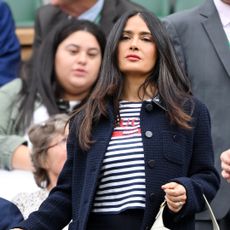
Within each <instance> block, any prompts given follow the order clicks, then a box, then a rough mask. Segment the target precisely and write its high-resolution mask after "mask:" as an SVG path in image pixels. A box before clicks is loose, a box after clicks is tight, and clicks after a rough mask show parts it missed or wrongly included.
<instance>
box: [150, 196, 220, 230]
mask: <svg viewBox="0 0 230 230" xmlns="http://www.w3.org/2000/svg"><path fill="white" fill-rule="evenodd" d="M203 197H204V200H205V205H206V208H207V210H208V212H209V215H210V218H211V221H212V229H213V230H220V227H219V225H218V223H217V220H216V217H215V215H214V213H213V211H212V208H211V206H210V204H209V203H208V200H207V198H206V196H205V195H204V194H203ZM165 205H166V200H164V202H163V203H161V206H160V209H159V211H158V213H157V215H156V217H155V222H154V224H153V226H152V228H151V230H155V229H167V228H166V227H164V222H163V211H164V207H165Z"/></svg>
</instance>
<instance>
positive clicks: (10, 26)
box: [0, 0, 20, 86]
mask: <svg viewBox="0 0 230 230" xmlns="http://www.w3.org/2000/svg"><path fill="white" fill-rule="evenodd" d="M0 12H1V13H0V86H2V85H4V84H6V83H7V82H9V81H11V80H13V79H14V78H16V77H17V75H18V70H19V64H20V44H19V41H18V38H17V36H16V34H15V25H14V20H13V17H12V14H11V11H10V9H9V7H8V5H7V4H6V3H5V2H4V1H1V0H0Z"/></svg>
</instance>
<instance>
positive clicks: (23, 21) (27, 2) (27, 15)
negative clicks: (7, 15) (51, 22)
mask: <svg viewBox="0 0 230 230" xmlns="http://www.w3.org/2000/svg"><path fill="white" fill-rule="evenodd" d="M5 2H6V3H7V4H8V5H9V7H10V9H11V11H12V14H13V17H14V21H15V24H16V27H33V26H34V19H35V14H36V10H37V8H38V7H39V6H41V5H42V0H5Z"/></svg>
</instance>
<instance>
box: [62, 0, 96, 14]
mask: <svg viewBox="0 0 230 230" xmlns="http://www.w3.org/2000/svg"><path fill="white" fill-rule="evenodd" d="M96 2H97V0H80V1H73V2H72V3H69V4H65V5H61V6H60V8H61V9H62V10H63V11H65V12H66V13H67V14H69V15H71V16H75V17H78V16H80V15H81V14H83V13H84V12H85V11H87V10H88V9H90V8H91V7H92V6H93V5H94V4H95V3H96Z"/></svg>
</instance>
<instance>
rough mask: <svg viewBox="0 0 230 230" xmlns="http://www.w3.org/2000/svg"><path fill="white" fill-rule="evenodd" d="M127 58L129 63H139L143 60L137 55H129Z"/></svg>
mask: <svg viewBox="0 0 230 230" xmlns="http://www.w3.org/2000/svg"><path fill="white" fill-rule="evenodd" d="M125 58H126V59H128V60H129V61H139V60H141V58H140V57H139V56H138V55H136V54H129V55H127V56H126V57H125Z"/></svg>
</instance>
